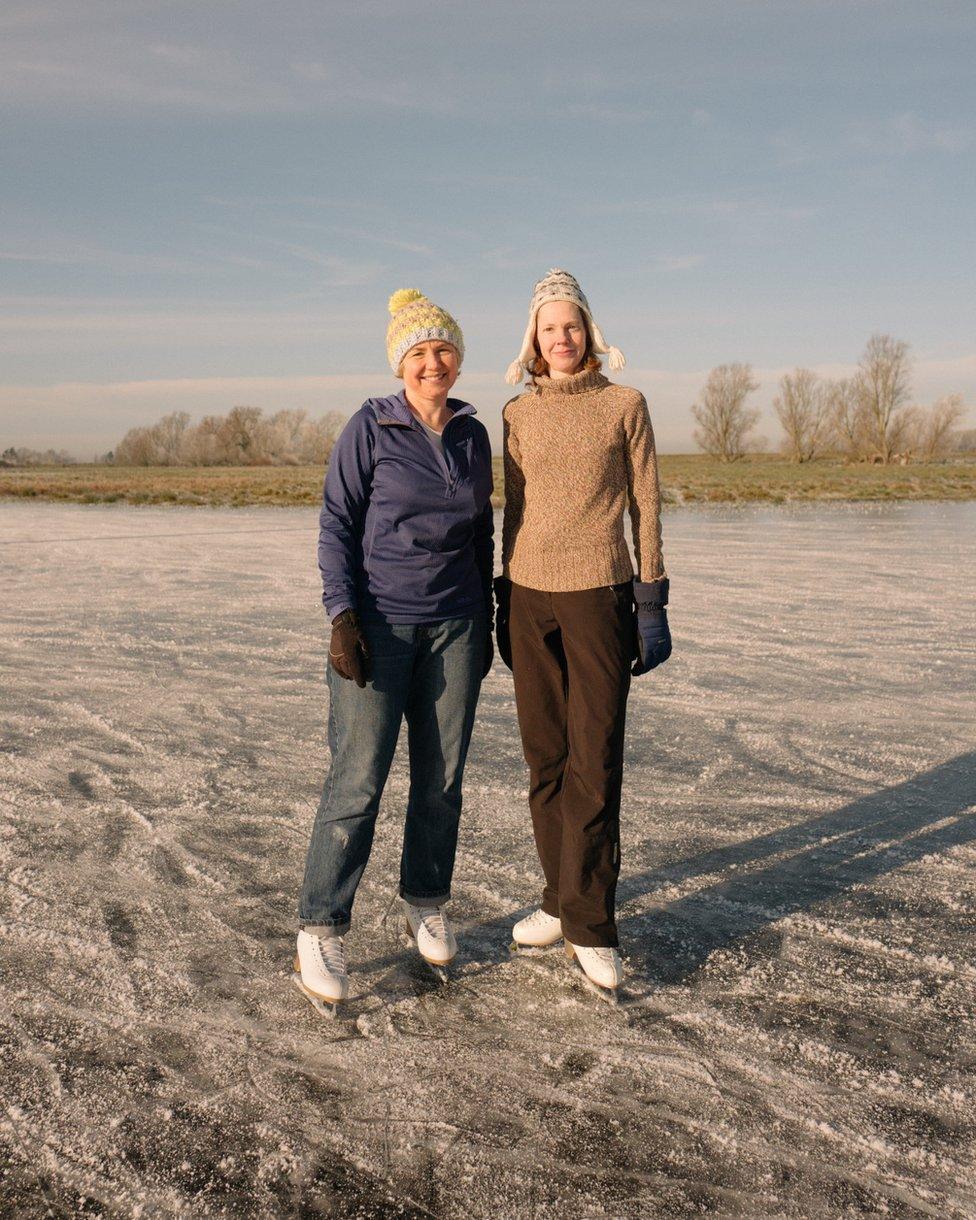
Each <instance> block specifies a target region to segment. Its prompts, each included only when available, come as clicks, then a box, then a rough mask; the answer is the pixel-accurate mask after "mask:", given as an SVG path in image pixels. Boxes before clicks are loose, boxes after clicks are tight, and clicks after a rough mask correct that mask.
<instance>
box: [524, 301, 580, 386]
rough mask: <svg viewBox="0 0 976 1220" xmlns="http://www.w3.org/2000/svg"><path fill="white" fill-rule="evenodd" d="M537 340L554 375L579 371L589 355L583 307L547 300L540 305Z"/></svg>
mask: <svg viewBox="0 0 976 1220" xmlns="http://www.w3.org/2000/svg"><path fill="white" fill-rule="evenodd" d="M535 341H536V346H537V347H538V348H539V353H540V355H541V356H542V359H543V360H544V361H545V362H546V364H548V365H549V370H550V372H553V373H562V374H564V375H566V374H569V373H575V372H577V371H578V369H579V367H580V365H581V364H582V363H583V357H584V355H585V354H586V324H585V322H584V321H583V315H582V313H581V312H580V309H579V306H578V305H573V304H572V303H571V302H570V301H547V302H546V303H545V305H542V306H540V308H539V312H538V313H537V314H536V321H535Z"/></svg>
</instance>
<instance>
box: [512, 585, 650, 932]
mask: <svg viewBox="0 0 976 1220" xmlns="http://www.w3.org/2000/svg"><path fill="white" fill-rule="evenodd" d="M509 628H510V634H511V641H512V674H513V677H514V679H515V701H516V705H517V707H518V721H519V730H520V732H521V734H522V747H523V750H524V752H525V761H526V762H527V763H528V765H529V808H530V810H531V812H532V827H533V830H534V832H535V842H536V847H537V848H538V851H539V859H540V860H541V862H542V870H543V872H544V873H545V878H546V885H545V889H544V890H543V894H542V909H543V910H544V911H545V912H546V913H547V914H549V915H554V916H557V917H558V918H559V919H560V920H561V921H562V925H563V935H564V936H565V937H566V939H567V940H570V941H572V942H573V944H577V945H590V946H598V945H610V946H616V945H617V924H616V921H615V919H614V904H615V899H616V890H617V877H618V875H619V873H620V788H621V781H622V778H623V753H624V718H625V714H626V708H627V694H628V692H629V690H630V666H631V663H632V661H633V657H634V626H633V610H632V594H631V584H630V582H629V581H628V582H627V583H626V584H623V585H613V586H604V587H602V588H599V589H582V590H580V591H578V592H572V593H543V592H541V591H539V590H538V589H527V588H525V587H524V586H523V585H516V584H513V585H512V604H511V616H510V620H509Z"/></svg>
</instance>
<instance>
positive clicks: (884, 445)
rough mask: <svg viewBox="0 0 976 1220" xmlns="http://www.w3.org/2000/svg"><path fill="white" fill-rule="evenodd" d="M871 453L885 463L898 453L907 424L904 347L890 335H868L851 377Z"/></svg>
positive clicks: (908, 371) (908, 377)
mask: <svg viewBox="0 0 976 1220" xmlns="http://www.w3.org/2000/svg"><path fill="white" fill-rule="evenodd" d="M855 383H856V385H857V394H858V398H859V400H860V409H861V410H862V411H863V413H864V422H865V424H866V426H867V430H868V437H869V440H870V443H871V446H872V450H873V452H872V453H871V455H870V456H872V457H873V458H875V459H876V460H880V461H881V462H884V463H886V464H887V463H888V462H890V461H891V459H892V456H893V455H894V454H895V453H897V452H898V450H899V448H900V446H901V443H902V441H903V439H904V437H905V434H906V430H907V428H908V425H909V422H910V420H909V418H908V417H907V416H906V415H905V412H904V408H905V406H906V405H907V403H908V397H909V394H910V392H911V366H910V363H909V359H908V344H907V343H903V342H902V341H901V340H900V339H893V338H892V337H891V335H872V336H871V338H870V339H869V340H868V343H867V347H865V349H864V355H863V356H862V357H861V363H860V366H859V369H858V373H857V375H856V377H855Z"/></svg>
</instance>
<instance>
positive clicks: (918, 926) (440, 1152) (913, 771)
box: [0, 503, 976, 1220]
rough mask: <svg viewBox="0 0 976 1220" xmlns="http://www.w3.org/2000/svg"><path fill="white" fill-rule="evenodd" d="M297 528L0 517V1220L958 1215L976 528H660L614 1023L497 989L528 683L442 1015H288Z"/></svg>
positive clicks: (375, 985)
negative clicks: (657, 602) (62, 1219)
mask: <svg viewBox="0 0 976 1220" xmlns="http://www.w3.org/2000/svg"><path fill="white" fill-rule="evenodd" d="M315 538H316V514H315V512H314V511H312V512H309V511H308V510H304V509H303V510H297V509H281V510H270V509H269V510H263V509H249V510H237V511H233V510H227V511H216V510H204V509H193V510H178V509H134V508H119V507H91V508H87V507H80V506H70V507H67V506H59V505H53V504H37V505H26V504H19V503H18V504H11V503H5V504H2V505H0V571H2V590H3V595H2V604H0V666H2V696H0V722H2V753H0V801H2V805H0V808H2V815H3V816H2V819H0V824H2V837H0V863H2V875H3V877H4V885H3V889H2V898H0V953H2V965H3V986H2V988H0V1037H2V1058H0V1072H2V1084H0V1090H2V1094H3V1105H2V1108H0V1141H2V1152H0V1213H2V1214H3V1215H16V1216H24V1217H34V1216H38V1217H40V1216H44V1215H56V1216H74V1215H87V1214H91V1215H96V1214H99V1215H101V1214H107V1215H118V1216H128V1215H143V1216H146V1217H150V1216H152V1217H155V1216H185V1217H194V1218H196V1217H201V1216H210V1215H213V1216H279V1215H302V1216H314V1215H334V1216H359V1217H374V1216H376V1217H379V1216H393V1215H397V1216H410V1217H414V1216H417V1217H420V1216H437V1217H508V1216H515V1217H522V1216H525V1217H540V1218H541V1217H559V1218H560V1220H561V1218H563V1217H577V1216H579V1217H587V1216H594V1217H596V1216H604V1215H606V1216H613V1217H638V1216H640V1217H648V1216H666V1217H683V1216H696V1215H701V1214H707V1215H712V1216H729V1217H731V1216H743V1217H750V1218H757V1217H767V1216H770V1217H772V1216H777V1217H779V1216H784V1217H804V1218H813V1217H833V1216H844V1215H851V1216H855V1215H856V1216H862V1215H871V1216H899V1217H900V1216H911V1217H914V1216H933V1217H940V1218H945V1217H960V1218H961V1217H972V1216H974V1215H976V1165H974V1149H976V1139H974V1137H976V1080H974V1067H976V1029H974V1022H973V1014H974V1011H976V873H974V865H976V847H974V835H976V817H974V812H976V805H974V802H976V743H974V728H976V700H974V697H973V696H974V691H976V649H974V626H976V621H974V618H976V616H974V611H973V606H974V592H976V588H974V572H976V543H974V539H976V504H952V505H941V504H928V505H885V506H879V507H872V506H858V507H848V506H823V505H812V506H803V507H798V508H794V509H789V508H776V509H769V508H765V509H764V508H743V509H730V508H727V507H723V508H715V509H704V510H697V511H695V510H676V511H672V512H669V513H668V514H667V515H666V517H665V554H666V558H667V562H668V568H669V570H670V574H671V580H672V607H671V623H672V629H673V632H674V639H675V650H674V656H673V658H672V660H671V661H670V662H669V663H668V664H667V665H666V666H664V667H663V668H662V669H661V670H658V671H656V672H655V673H653V674H651V675H649V676H647V677H644V678H642V679H640V680H638V681H637V682H636V683H635V686H634V691H633V695H632V699H631V704H630V714H629V724H628V750H627V773H626V779H625V788H624V815H623V818H624V820H623V831H622V837H623V874H622V884H621V890H620V899H621V906H620V923H621V936H622V940H623V950H624V955H625V959H626V963H627V969H628V983H627V989H626V991H627V994H626V997H625V1002H624V1003H623V1004H622V1005H621V1006H620V1008H618V1009H616V1010H614V1009H611V1008H609V1007H608V1006H607V1005H605V1004H604V1003H603V1002H602V1001H600V1000H599V999H598V998H596V997H595V996H593V995H592V994H591V993H590V992H589V991H587V990H586V989H585V987H584V986H583V985H582V984H581V982H580V981H579V979H578V976H577V975H576V974H575V973H574V971H573V969H572V967H570V966H569V965H568V964H567V963H566V961H565V959H564V958H563V956H562V954H561V953H559V952H556V953H550V954H548V955H545V956H538V957H522V958H516V959H511V958H510V957H509V954H508V949H507V945H508V940H509V934H508V930H509V928H510V926H511V923H512V921H513V920H514V919H516V918H518V917H519V916H521V915H522V914H524V913H526V911H527V910H528V909H529V908H530V906H532V905H534V904H535V901H536V899H537V896H538V892H539V886H540V880H539V870H538V866H537V862H536V857H535V852H534V848H533V844H532V838H531V830H530V826H529V819H528V814H527V809H526V804H525V798H524V774H523V763H522V757H521V749H520V744H519V739H518V730H517V726H516V722H515V714H514V703H513V697H512V685H511V680H510V676H509V675H508V673H507V671H506V670H505V669H504V668H503V667H502V666H501V664H500V662H496V666H495V669H494V671H493V672H492V674H491V675H490V676H489V678H488V680H487V682H486V684H485V687H484V690H483V694H482V700H481V704H480V712H479V720H478V724H477V727H476V730H475V738H474V743H473V745H472V751H471V757H470V762H469V766H468V771H467V783H466V796H465V801H466V803H465V814H464V819H463V822H462V837H461V845H460V851H459V857H458V868H457V874H456V878H455V898H454V902H453V906H452V912H453V914H454V916H455V918H456V920H457V921H458V922H459V924H460V929H461V955H460V958H459V959H458V963H457V967H456V970H455V974H454V979H453V981H451V982H450V983H448V984H447V985H443V986H442V985H440V984H438V983H437V982H436V981H435V980H433V979H432V978H431V977H430V976H429V975H428V974H427V973H426V971H425V970H424V969H423V968H422V967H421V966H420V965H419V964H418V963H417V962H416V961H415V960H413V959H412V958H411V956H410V954H409V953H408V952H407V950H406V949H404V948H403V946H402V945H401V943H400V941H399V939H398V935H397V931H396V928H395V924H394V920H393V918H392V916H391V919H390V923H389V924H388V925H387V924H385V923H384V921H383V917H384V913H385V912H386V910H387V908H388V905H389V903H390V900H391V898H392V896H393V894H394V889H395V881H396V876H397V867H396V866H397V860H398V855H399V830H400V817H401V810H402V808H403V804H404V798H405V791H406V783H405V772H404V768H403V766H402V765H400V763H398V764H397V765H396V767H395V770H394V774H393V777H392V779H391V782H390V785H389V788H388V790H387V794H386V797H385V800H384V805H383V813H382V815H381V822H380V825H379V827H378V831H377V840H376V847H375V850H374V854H373V858H372V861H371V864H370V868H369V869H368V871H367V873H366V878H365V881H364V883H363V886H362V888H361V890H360V893H359V897H358V899H357V906H356V910H355V920H356V922H355V926H354V928H353V931H352V933H351V935H350V938H349V941H348V948H349V955H350V958H351V965H352V969H353V970H354V972H355V973H354V975H353V976H352V977H353V998H352V1001H351V1002H350V1004H349V1007H348V1016H347V1017H346V1018H340V1019H338V1020H337V1021H335V1022H327V1021H323V1020H322V1019H321V1018H320V1017H318V1016H317V1015H316V1014H315V1013H314V1012H313V1011H312V1009H311V1008H310V1007H309V1006H308V1005H307V1004H306V1003H305V1002H304V1001H302V999H301V998H300V997H299V996H298V994H297V993H296V992H295V991H294V990H293V988H292V987H291V986H290V984H289V982H288V974H289V971H290V960H291V951H292V946H293V935H294V907H295V900H296V892H297V888H298V885H299V881H300V877H301V870H302V867H303V862H304V853H305V847H306V843H307V838H308V833H309V829H310V825H311V819H312V816H313V813H314V809H315V805H316V802H317V798H318V790H319V787H320V785H321V782H322V778H323V775H324V772H325V768H326V766H327V750H326V745H325V716H326V706H325V703H326V695H325V686H324V682H323V680H322V673H323V665H324V661H325V654H326V629H325V626H324V616H323V614H322V611H321V605H320V602H319V589H318V573H317V571H316V568H315V555H314V551H315Z"/></svg>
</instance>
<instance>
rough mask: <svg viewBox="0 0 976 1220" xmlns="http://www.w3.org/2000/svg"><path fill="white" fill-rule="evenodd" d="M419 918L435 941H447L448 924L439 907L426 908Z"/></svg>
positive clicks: (419, 913)
mask: <svg viewBox="0 0 976 1220" xmlns="http://www.w3.org/2000/svg"><path fill="white" fill-rule="evenodd" d="M417 917H418V919H419V920H420V922H421V923H422V924H423V926H424V927H425V928H426V929H427V932H428V934H429V935H430V936H433V938H434V939H435V940H440V941H446V940H447V922H446V920H445V919H444V916H443V914H442V913H441V910H440V908H439V907H426V908H425V909H424V910H422V911H419V912H418V915H417Z"/></svg>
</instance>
